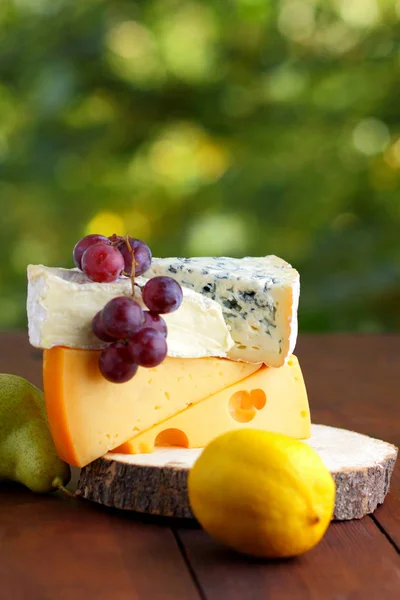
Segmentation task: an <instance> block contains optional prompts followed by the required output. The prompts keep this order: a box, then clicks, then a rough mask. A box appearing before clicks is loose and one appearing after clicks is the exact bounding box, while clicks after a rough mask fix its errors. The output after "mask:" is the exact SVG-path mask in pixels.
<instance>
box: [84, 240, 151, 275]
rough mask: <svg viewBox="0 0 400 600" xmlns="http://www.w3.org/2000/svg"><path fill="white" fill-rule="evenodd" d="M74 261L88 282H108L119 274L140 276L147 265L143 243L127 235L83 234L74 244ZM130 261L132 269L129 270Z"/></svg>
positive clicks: (149, 253) (146, 246) (148, 265)
mask: <svg viewBox="0 0 400 600" xmlns="http://www.w3.org/2000/svg"><path fill="white" fill-rule="evenodd" d="M73 257H74V263H75V265H76V266H77V267H78V269H81V270H82V271H83V272H84V273H85V275H86V276H87V277H88V278H89V279H91V280H92V281H96V282H98V283H110V282H112V281H116V280H117V279H118V277H120V276H121V275H127V276H128V277H130V276H131V275H132V274H133V275H143V273H145V272H146V271H147V270H148V269H149V268H150V265H151V259H152V255H151V251H150V248H149V247H148V245H147V244H145V243H144V242H142V240H138V239H136V238H132V237H130V236H126V237H121V236H119V235H116V234H114V235H112V236H111V237H109V238H106V237H104V235H98V234H93V235H87V236H85V237H84V238H82V239H81V240H79V242H78V243H77V244H76V246H75V248H74V252H73ZM133 260H134V261H135V270H134V272H133V273H132V265H133Z"/></svg>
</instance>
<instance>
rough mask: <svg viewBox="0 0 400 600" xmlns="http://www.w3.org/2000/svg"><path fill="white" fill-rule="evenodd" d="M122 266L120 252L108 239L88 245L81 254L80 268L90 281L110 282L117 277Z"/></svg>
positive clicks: (122, 260)
mask: <svg viewBox="0 0 400 600" xmlns="http://www.w3.org/2000/svg"><path fill="white" fill-rule="evenodd" d="M123 268H124V259H123V257H122V254H121V252H120V251H119V250H118V249H117V248H116V247H115V246H111V245H110V244H109V243H108V241H107V244H106V243H105V242H99V243H98V244H94V246H90V247H89V248H88V249H87V250H85V252H84V253H83V256H82V270H83V272H84V273H85V275H87V276H88V277H89V279H91V280H92V281H97V282H98V283H110V282H112V281H115V280H116V279H118V277H119V276H120V275H121V273H122V270H123Z"/></svg>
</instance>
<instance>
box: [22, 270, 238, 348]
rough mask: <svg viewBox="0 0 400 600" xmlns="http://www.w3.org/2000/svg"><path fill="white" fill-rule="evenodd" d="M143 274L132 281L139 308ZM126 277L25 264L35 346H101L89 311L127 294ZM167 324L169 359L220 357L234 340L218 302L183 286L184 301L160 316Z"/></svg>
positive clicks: (30, 335)
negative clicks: (109, 279) (110, 278)
mask: <svg viewBox="0 0 400 600" xmlns="http://www.w3.org/2000/svg"><path fill="white" fill-rule="evenodd" d="M146 281H147V279H144V278H143V277H137V278H136V280H135V300H137V301H138V302H139V304H141V306H142V307H143V308H145V307H144V304H143V302H142V294H141V290H142V288H143V286H144V285H145V283H146ZM131 292H132V286H131V282H130V279H128V278H126V277H122V278H120V279H118V280H117V281H116V282H115V283H94V282H93V281H90V280H89V279H88V278H87V277H86V276H85V275H84V274H83V273H82V272H81V271H79V270H78V269H61V268H51V267H44V266H43V265H29V267H28V299H27V313H28V330H29V340H30V343H31V344H32V345H33V346H36V347H38V348H52V347H53V346H68V347H72V348H83V349H85V348H89V349H97V348H102V347H104V346H105V345H106V344H104V343H103V342H101V341H100V340H99V339H98V338H97V337H96V336H95V335H94V334H93V333H92V329H91V322H92V319H93V317H94V315H95V314H96V313H97V312H98V311H99V310H101V309H102V308H103V307H104V306H105V304H107V302H108V301H109V300H111V299H112V298H115V297H116V296H123V295H126V296H130V295H131ZM163 317H164V318H165V321H166V323H167V327H168V338H167V341H168V356H171V357H174V358H203V357H207V356H216V357H222V358H225V357H226V356H227V353H228V351H229V350H230V349H231V348H232V346H233V340H232V338H231V336H230V333H229V329H228V327H227V325H226V323H225V321H224V318H223V315H222V310H221V307H220V305H219V304H218V303H217V302H215V301H213V300H211V299H209V298H205V297H204V296H203V295H201V294H198V293H197V292H195V291H193V290H192V289H187V288H184V287H183V302H182V304H181V306H180V307H179V308H178V310H176V311H175V312H172V313H170V314H168V315H163Z"/></svg>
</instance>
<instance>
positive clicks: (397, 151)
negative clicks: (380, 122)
mask: <svg viewBox="0 0 400 600" xmlns="http://www.w3.org/2000/svg"><path fill="white" fill-rule="evenodd" d="M385 161H386V162H387V164H388V165H389V167H391V168H392V169H396V170H400V138H398V139H397V140H395V141H394V142H393V143H392V144H390V146H388V147H387V149H386V152H385Z"/></svg>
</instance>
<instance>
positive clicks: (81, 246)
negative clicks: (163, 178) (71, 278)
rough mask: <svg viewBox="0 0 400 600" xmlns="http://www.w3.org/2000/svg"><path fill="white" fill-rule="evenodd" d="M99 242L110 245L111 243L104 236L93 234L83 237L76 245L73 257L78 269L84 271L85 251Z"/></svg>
mask: <svg viewBox="0 0 400 600" xmlns="http://www.w3.org/2000/svg"><path fill="white" fill-rule="evenodd" d="M98 242H104V243H105V244H109V241H108V239H107V238H106V237H104V235H99V234H97V233H93V234H91V235H86V236H85V237H83V238H82V239H81V240H79V242H78V243H77V244H75V248H74V252H73V257H74V263H75V266H76V267H78V269H82V256H83V253H84V252H85V250H87V249H88V248H90V246H93V244H97V243H98Z"/></svg>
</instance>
